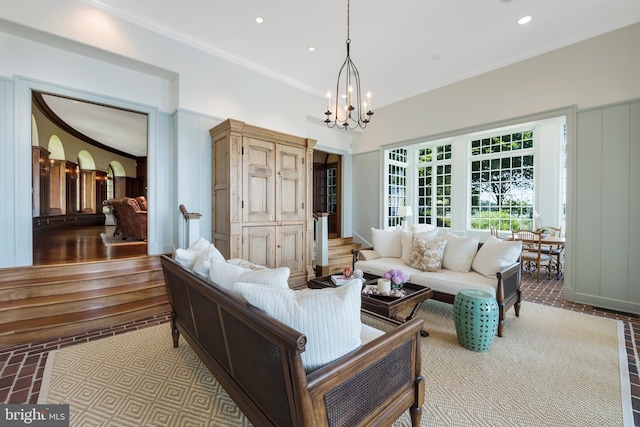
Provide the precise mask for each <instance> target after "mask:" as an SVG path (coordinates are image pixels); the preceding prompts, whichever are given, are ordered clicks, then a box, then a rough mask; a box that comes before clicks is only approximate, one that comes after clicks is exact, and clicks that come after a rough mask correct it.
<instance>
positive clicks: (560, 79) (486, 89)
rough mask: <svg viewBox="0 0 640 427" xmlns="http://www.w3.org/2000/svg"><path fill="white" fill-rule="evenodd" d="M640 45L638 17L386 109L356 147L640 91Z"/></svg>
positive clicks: (616, 98)
mask: <svg viewBox="0 0 640 427" xmlns="http://www.w3.org/2000/svg"><path fill="white" fill-rule="evenodd" d="M638 46H640V24H635V25H631V26H628V27H625V28H622V29H620V30H617V31H613V32H611V33H607V34H604V35H602V36H599V37H595V38H592V39H589V40H586V41H583V42H580V43H577V44H574V45H571V46H568V47H565V48H561V49H558V50H555V51H553V52H549V53H547V54H544V55H540V56H537V57H534V58H532V59H529V60H526V61H522V62H519V63H517V64H513V65H510V66H507V67H504V68H501V69H499V70H496V71H492V72H489V73H486V74H483V75H480V76H477V77H473V78H470V79H468V80H465V81H462V82H460V83H456V84H452V85H450V86H446V87H443V88H440V89H437V90H434V91H431V92H428V93H425V94H422V95H418V96H416V97H413V98H411V99H408V100H406V101H402V102H399V103H397V104H393V105H389V106H386V107H383V108H379V109H378V111H376V115H375V122H372V123H371V125H370V126H369V127H368V128H367V129H365V131H364V132H363V134H362V142H361V143H360V144H359V145H358V147H357V149H356V151H357V152H365V151H371V150H376V149H378V148H379V147H380V146H381V145H384V144H389V143H394V142H399V141H407V140H411V139H414V138H420V137H425V136H431V135H438V134H440V133H445V132H450V131H454V130H464V129H466V128H471V127H476V126H480V125H486V124H489V123H494V122H502V121H505V120H507V119H510V118H515V117H521V116H527V115H530V114H536V113H539V112H543V111H548V110H555V109H558V108H563V107H567V106H571V105H576V106H577V108H579V109H581V108H590V107H593V106H598V105H603V104H609V103H612V102H618V101H621V100H627V99H634V98H637V97H638V96H640V78H638V70H640V54H639V52H640V50H639V48H638ZM398 124H401V125H398ZM460 133H463V132H460Z"/></svg>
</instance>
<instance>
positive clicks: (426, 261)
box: [406, 234, 447, 272]
mask: <svg viewBox="0 0 640 427" xmlns="http://www.w3.org/2000/svg"><path fill="white" fill-rule="evenodd" d="M446 246H447V241H446V240H445V239H443V238H442V237H438V238H436V239H434V240H429V241H426V240H425V239H423V238H422V237H419V236H416V235H415V234H414V235H413V238H412V240H411V253H410V254H409V259H408V260H407V262H406V264H407V265H408V266H409V267H413V268H417V269H419V270H422V271H432V272H438V271H440V269H441V268H442V258H443V256H444V248H445V247H446Z"/></svg>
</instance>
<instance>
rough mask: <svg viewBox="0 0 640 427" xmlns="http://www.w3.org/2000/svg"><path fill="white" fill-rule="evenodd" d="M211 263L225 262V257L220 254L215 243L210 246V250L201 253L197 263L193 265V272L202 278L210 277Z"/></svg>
mask: <svg viewBox="0 0 640 427" xmlns="http://www.w3.org/2000/svg"><path fill="white" fill-rule="evenodd" d="M211 261H222V262H224V256H223V255H222V254H221V253H220V251H219V250H218V248H216V247H215V246H214V245H213V243H212V244H210V245H209V248H207V249H205V250H204V251H202V253H200V255H198V257H197V258H196V262H194V263H193V267H192V270H193V272H194V273H196V274H197V275H198V276H201V277H205V278H207V277H209V270H210V269H211Z"/></svg>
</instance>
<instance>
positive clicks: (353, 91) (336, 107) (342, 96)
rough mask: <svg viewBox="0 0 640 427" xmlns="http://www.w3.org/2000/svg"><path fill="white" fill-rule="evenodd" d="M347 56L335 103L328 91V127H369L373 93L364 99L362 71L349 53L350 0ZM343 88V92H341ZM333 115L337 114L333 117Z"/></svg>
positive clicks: (337, 85)
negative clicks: (361, 84)
mask: <svg viewBox="0 0 640 427" xmlns="http://www.w3.org/2000/svg"><path fill="white" fill-rule="evenodd" d="M346 43H347V58H346V59H345V60H344V63H343V64H342V67H340V71H339V72H338V81H337V83H336V99H335V103H333V112H332V101H331V92H327V111H326V112H325V113H324V114H325V116H327V118H326V119H325V121H324V122H325V123H326V124H327V126H328V127H330V128H333V127H336V126H338V127H342V128H344V129H345V130H346V129H355V128H356V127H361V128H362V129H364V128H366V127H367V124H368V123H369V121H370V120H371V116H373V111H371V93H370V92H368V93H367V99H366V101H363V100H362V93H361V92H360V73H359V72H358V69H357V68H356V64H354V63H353V61H351V56H350V55H349V47H350V45H351V39H350V38H349V0H347V41H346ZM340 88H342V92H340ZM331 116H335V117H334V118H332V117H331Z"/></svg>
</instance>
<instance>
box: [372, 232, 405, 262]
mask: <svg viewBox="0 0 640 427" xmlns="http://www.w3.org/2000/svg"><path fill="white" fill-rule="evenodd" d="M371 239H372V240H373V250H374V251H376V252H378V253H379V254H380V256H381V257H384V258H400V257H402V241H401V239H400V232H399V230H395V229H394V230H380V229H377V228H373V227H371Z"/></svg>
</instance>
